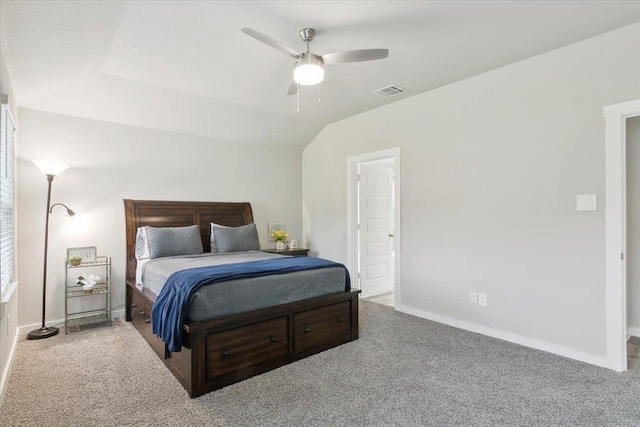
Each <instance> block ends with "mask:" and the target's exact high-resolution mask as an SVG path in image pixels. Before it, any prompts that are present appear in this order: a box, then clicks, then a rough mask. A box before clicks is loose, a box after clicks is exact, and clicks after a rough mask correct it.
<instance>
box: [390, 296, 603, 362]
mask: <svg viewBox="0 0 640 427" xmlns="http://www.w3.org/2000/svg"><path fill="white" fill-rule="evenodd" d="M396 310H398V311H400V312H402V313H407V314H411V315H413V316H417V317H422V318H423V319H428V320H432V321H434V322H438V323H444V324H445V325H449V326H453V327H455V328H460V329H464V330H467V331H470V332H475V333H478V334H482V335H487V336H490V337H493V338H498V339H501V340H504V341H509V342H512V343H515V344H520V345H523V346H525V347H531V348H535V349H536V350H542V351H546V352H548V353H553V354H557V355H559V356H564V357H568V358H570V359H574V360H579V361H580V362H585V363H590V364H592V365H597V366H602V367H604V368H609V364H608V362H607V358H606V357H605V356H599V355H597V354H591V353H585V352H582V351H578V350H575V349H572V348H569V347H564V346H561V345H557V344H552V343H549V342H546V341H540V340H536V339H533V338H528V337H524V336H522V335H518V334H513V333H511V332H504V331H500V330H498V329H493V328H489V327H486V326H481V325H476V324H475V323H470V322H465V321H463V320H458V319H453V318H450V317H446V316H441V315H439V314H434V313H430V312H428V311H423V310H418V309H415V308H411V307H406V306H403V305H397V306H396Z"/></svg>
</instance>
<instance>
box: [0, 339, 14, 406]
mask: <svg viewBox="0 0 640 427" xmlns="http://www.w3.org/2000/svg"><path fill="white" fill-rule="evenodd" d="M17 345H18V335H17V334H16V335H15V336H14V337H13V342H12V343H11V350H9V359H7V364H6V365H5V367H4V369H3V370H2V377H1V378H0V403H2V396H3V394H4V386H5V385H6V384H7V380H8V379H9V371H10V370H11V364H12V363H13V358H14V356H15V354H16V346H17Z"/></svg>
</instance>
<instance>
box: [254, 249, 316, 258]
mask: <svg viewBox="0 0 640 427" xmlns="http://www.w3.org/2000/svg"><path fill="white" fill-rule="evenodd" d="M260 250H261V251H262V252H269V253H270V254H280V255H290V256H307V255H308V254H309V249H285V250H282V251H279V250H276V249H260Z"/></svg>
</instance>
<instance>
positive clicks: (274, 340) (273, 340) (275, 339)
mask: <svg viewBox="0 0 640 427" xmlns="http://www.w3.org/2000/svg"><path fill="white" fill-rule="evenodd" d="M269 341H271V342H276V341H278V338H276V337H271V338H269Z"/></svg>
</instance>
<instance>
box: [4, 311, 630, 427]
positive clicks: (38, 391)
mask: <svg viewBox="0 0 640 427" xmlns="http://www.w3.org/2000/svg"><path fill="white" fill-rule="evenodd" d="M360 321H361V328H360V333H361V338H360V339H359V340H358V341H355V342H353V343H349V344H346V345H343V346H340V347H338V348H335V349H332V350H329V351H326V352H324V353H322V354H319V355H316V356H312V357H310V358H307V359H304V360H301V361H299V362H296V363H294V364H292V365H289V366H285V367H282V368H280V369H277V370H274V371H271V372H269V373H266V374H264V375H261V376H258V377H254V378H252V379H249V380H247V381H244V382H241V383H238V384H235V385H232V386H230V387H227V388H225V389H222V390H219V391H216V392H213V393H210V394H208V395H205V396H202V397H200V398H197V399H193V400H192V399H189V397H188V396H187V394H186V392H185V391H184V389H183V388H182V387H181V386H180V384H179V383H178V381H177V380H176V379H175V378H174V377H173V376H172V375H171V374H170V373H169V371H168V370H167V369H166V368H165V367H164V365H163V364H162V362H161V361H160V360H159V359H158V358H157V356H156V355H155V353H153V352H152V350H151V349H150V348H149V347H148V346H147V344H146V343H145V342H144V341H143V340H142V338H141V337H140V336H139V335H138V333H137V332H136V331H135V329H134V328H133V327H132V326H131V325H130V324H127V323H125V322H122V321H118V322H116V324H115V325H114V326H113V327H98V328H93V329H86V330H82V331H78V332H74V333H70V334H69V335H66V336H65V335H64V334H62V335H60V336H57V337H54V338H51V339H47V340H42V341H26V340H23V341H21V342H20V343H19V345H18V348H17V354H16V359H15V361H14V364H13V368H12V371H11V374H10V378H9V382H8V385H7V389H6V391H5V395H4V398H3V402H2V406H1V407H0V425H2V426H32V425H34V426H35V425H43V426H45V425H46V426H88V425H96V426H111V425H163V426H164V425H176V426H178V425H179V426H186V425H193V426H197V425H203V426H204V425H207V426H320V425H331V426H347V425H349V426H365V425H371V426H381V425H384V426H388V425H400V426H420V425H471V426H483V425H526V426H529V425H543V426H550V425H592V426H603V425H615V426H623V425H640V377H639V376H637V375H635V374H631V373H623V374H620V373H615V372H613V371H610V370H607V369H603V368H598V367H595V366H591V365H587V364H584V363H580V362H575V361H572V360H569V359H565V358H562V357H559V356H554V355H551V354H547V353H543V352H540V351H536V350H532V349H529V348H526V347H522V346H518V345H515V344H511V343H508V342H504V341H500V340H497V339H493V338H488V337H485V336H481V335H477V334H473V333H470V332H466V331H462V330H459V329H455V328H451V327H448V326H444V325H440V324H437V323H434V322H430V321H427V320H423V319H418V318H415V317H412V316H409V315H405V314H401V313H396V312H394V311H393V309H392V308H390V307H386V306H382V305H379V304H375V303H371V302H367V301H363V302H362V304H361V316H360Z"/></svg>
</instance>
